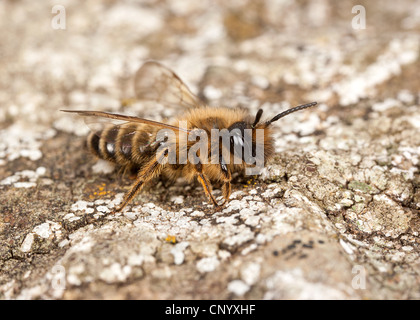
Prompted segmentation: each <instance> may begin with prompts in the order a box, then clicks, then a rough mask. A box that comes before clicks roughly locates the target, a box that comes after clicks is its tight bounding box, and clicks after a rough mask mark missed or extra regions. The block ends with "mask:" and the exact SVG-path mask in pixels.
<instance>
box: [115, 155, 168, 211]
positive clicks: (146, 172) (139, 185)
mask: <svg viewBox="0 0 420 320" xmlns="http://www.w3.org/2000/svg"><path fill="white" fill-rule="evenodd" d="M165 159H166V158H164V157H162V155H161V157H159V158H157V159H154V158H153V159H152V160H150V161H149V162H148V163H146V165H145V166H144V167H143V169H142V170H141V171H140V172H139V174H138V178H137V180H136V181H135V182H134V183H133V185H132V187H131V189H130V191H129V192H128V193H126V194H125V196H124V199H123V201H122V203H121V204H120V206H119V207H117V208H116V209H115V212H120V211H121V210H122V209H124V208H125V207H126V206H127V204H128V203H129V202H130V201H131V200H132V199H133V198H134V197H135V195H136V194H137V193H139V192H140V191H141V189H143V187H144V185H145V183H147V182H148V181H150V180H151V179H153V178H154V177H156V176H157V175H159V174H160V172H161V171H162V168H163V166H164V165H165V162H164V161H166V160H165Z"/></svg>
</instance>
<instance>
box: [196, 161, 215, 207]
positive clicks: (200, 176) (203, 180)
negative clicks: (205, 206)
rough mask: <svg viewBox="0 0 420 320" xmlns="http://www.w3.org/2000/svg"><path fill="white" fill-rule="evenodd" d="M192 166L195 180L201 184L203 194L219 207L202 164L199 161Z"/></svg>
mask: <svg viewBox="0 0 420 320" xmlns="http://www.w3.org/2000/svg"><path fill="white" fill-rule="evenodd" d="M194 168H195V171H196V175H197V180H198V181H199V182H200V183H201V185H202V186H203V189H204V192H205V194H206V195H207V196H208V197H209V198H210V200H211V202H212V203H213V204H214V206H215V207H216V208H220V206H219V204H218V203H217V201H216V199H214V197H213V195H212V193H211V183H210V181H209V180H208V179H207V177H206V175H205V174H204V173H203V165H202V164H201V162H199V163H197V164H196V165H195V167H194Z"/></svg>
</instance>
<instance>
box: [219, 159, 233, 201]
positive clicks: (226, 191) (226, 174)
mask: <svg viewBox="0 0 420 320" xmlns="http://www.w3.org/2000/svg"><path fill="white" fill-rule="evenodd" d="M219 162H220V170H221V171H222V175H223V187H222V194H223V198H225V201H223V203H222V206H223V205H224V204H225V203H226V202H227V201H228V200H229V197H230V193H231V185H230V181H231V180H232V175H231V174H230V170H229V169H228V167H227V165H226V162H225V161H224V160H223V157H222V156H220V161H219Z"/></svg>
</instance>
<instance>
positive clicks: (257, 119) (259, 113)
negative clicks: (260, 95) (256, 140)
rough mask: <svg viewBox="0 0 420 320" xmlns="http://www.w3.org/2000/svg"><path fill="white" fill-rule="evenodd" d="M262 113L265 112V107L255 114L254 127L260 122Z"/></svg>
mask: <svg viewBox="0 0 420 320" xmlns="http://www.w3.org/2000/svg"><path fill="white" fill-rule="evenodd" d="M262 114H263V109H259V110H258V111H257V114H256V115H255V120H254V123H253V124H252V126H251V128H252V129H254V128H255V126H256V125H257V124H258V122H260V119H261V116H262Z"/></svg>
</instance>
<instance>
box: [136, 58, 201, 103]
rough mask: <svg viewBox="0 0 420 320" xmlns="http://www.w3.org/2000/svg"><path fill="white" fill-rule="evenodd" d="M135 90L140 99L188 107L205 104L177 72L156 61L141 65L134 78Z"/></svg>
mask: <svg viewBox="0 0 420 320" xmlns="http://www.w3.org/2000/svg"><path fill="white" fill-rule="evenodd" d="M134 90H135V93H136V98H137V99H139V100H151V101H157V102H159V103H161V104H163V105H169V106H182V107H186V108H194V107H197V106H199V105H203V103H202V102H201V101H200V99H199V98H198V97H196V96H195V95H194V94H193V93H192V92H191V91H190V89H189V88H188V87H187V85H186V84H185V83H184V82H183V81H182V80H181V79H180V78H179V77H178V76H177V75H176V74H175V72H173V71H172V70H170V69H168V68H166V67H165V66H163V65H162V64H160V63H158V62H156V61H148V62H146V63H144V64H143V65H142V66H141V67H140V69H139V70H138V71H137V73H136V75H135V78H134Z"/></svg>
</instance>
